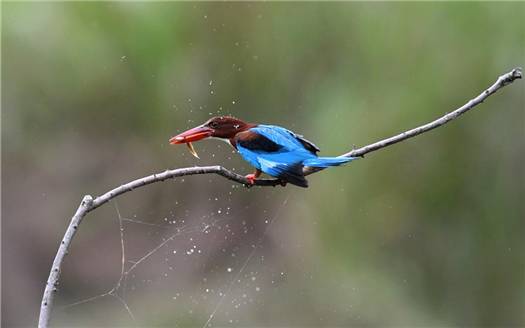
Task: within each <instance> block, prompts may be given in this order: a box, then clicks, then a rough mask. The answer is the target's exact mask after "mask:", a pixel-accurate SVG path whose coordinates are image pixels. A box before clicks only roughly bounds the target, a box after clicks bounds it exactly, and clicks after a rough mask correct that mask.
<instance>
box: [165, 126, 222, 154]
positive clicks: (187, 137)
mask: <svg viewBox="0 0 525 328" xmlns="http://www.w3.org/2000/svg"><path fill="white" fill-rule="evenodd" d="M212 132H213V129H210V128H209V127H207V126H205V125H200V126H198V127H196V128H193V129H190V130H188V131H186V132H183V133H181V134H179V135H177V136H175V137H173V138H171V139H170V144H171V145H177V144H180V143H185V144H186V145H187V146H188V149H189V150H190V153H191V154H192V155H193V156H195V157H197V158H199V155H197V152H196V151H195V148H193V144H192V142H193V141H198V140H201V139H204V138H208V137H209V136H210V134H211V133H212Z"/></svg>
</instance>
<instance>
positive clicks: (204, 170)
mask: <svg viewBox="0 0 525 328" xmlns="http://www.w3.org/2000/svg"><path fill="white" fill-rule="evenodd" d="M521 78H522V69H521V68H520V67H517V68H515V69H513V70H512V71H511V72H509V73H507V74H504V75H502V76H500V77H499V78H498V80H497V81H496V83H494V84H493V85H492V86H491V87H490V88H488V89H487V90H485V91H483V93H481V94H480V95H479V96H477V97H476V98H474V99H471V100H470V101H469V102H468V103H466V104H465V105H463V106H461V107H460V108H458V109H456V110H455V111H453V112H451V113H449V114H446V115H445V116H443V117H441V118H440V119H437V120H435V121H433V122H430V123H428V124H425V125H422V126H420V127H417V128H415V129H412V130H409V131H406V132H403V133H401V134H398V135H396V136H393V137H391V138H388V139H384V140H381V141H378V142H376V143H373V144H370V145H368V146H365V147H362V148H359V149H357V150H356V149H354V150H352V151H350V152H348V153H346V154H343V155H341V156H339V157H363V156H364V155H365V154H367V153H370V152H373V151H376V150H379V149H381V148H384V147H387V146H390V145H393V144H395V143H398V142H401V141H403V140H406V139H409V138H412V137H415V136H417V135H418V134H421V133H423V132H427V131H430V130H433V129H435V128H437V127H438V126H441V125H443V124H445V123H448V122H450V121H451V120H453V119H455V118H456V117H458V116H460V115H462V114H464V113H466V112H467V111H469V110H470V109H472V108H474V107H475V106H477V105H479V104H481V103H482V102H483V101H484V100H485V99H487V98H488V97H489V96H490V95H492V94H494V93H495V92H496V91H498V90H499V89H501V88H502V87H504V86H505V85H507V84H509V83H512V82H514V80H516V79H521ZM321 170H322V169H321V168H313V167H304V169H303V172H304V174H305V175H309V174H312V173H315V172H318V171H321ZM194 174H218V175H220V176H222V177H225V178H227V179H228V180H231V181H235V182H237V183H240V184H243V185H245V186H250V180H248V179H247V178H245V177H244V176H242V175H239V174H237V173H234V172H231V171H229V170H227V169H225V168H223V167H221V166H204V167H191V168H182V169H175V170H166V171H165V172H163V173H158V174H153V175H150V176H147V177H144V178H141V179H137V180H135V181H131V182H129V183H126V184H124V185H122V186H120V187H117V188H115V189H113V190H110V191H108V192H107V193H105V194H104V195H102V196H99V197H97V198H96V199H94V200H93V199H92V198H91V196H89V195H87V196H85V197H84V199H83V200H82V203H81V204H80V206H79V207H78V209H77V212H76V213H75V215H74V216H73V218H72V220H71V223H70V224H69V227H68V229H67V231H66V234H65V236H64V239H63V240H62V242H61V244H60V247H59V248H58V252H57V255H56V257H55V260H54V262H53V266H52V267H51V272H50V274H49V278H48V280H47V283H46V288H45V290H44V296H43V298H42V304H41V307H40V318H39V321H38V327H39V328H47V327H48V325H49V319H50V315H51V307H52V305H53V296H54V293H55V292H57V291H58V289H57V288H56V287H57V285H58V279H59V277H60V271H61V268H62V262H63V261H64V258H65V256H66V255H67V250H68V248H69V245H71V242H72V240H73V237H74V235H75V232H76V231H77V229H78V226H79V225H80V223H81V222H82V219H83V218H84V216H85V215H86V214H87V213H89V212H91V211H93V210H94V209H96V208H98V207H100V206H102V205H103V204H105V203H107V202H109V201H110V200H111V199H113V198H115V197H117V196H119V195H122V194H124V193H126V192H128V191H132V190H133V189H136V188H139V187H142V186H145V185H149V184H152V183H155V182H159V181H164V180H167V179H172V178H177V177H182V176H187V175H194ZM254 181H255V185H257V186H276V185H280V184H281V182H280V180H278V179H255V180H254Z"/></svg>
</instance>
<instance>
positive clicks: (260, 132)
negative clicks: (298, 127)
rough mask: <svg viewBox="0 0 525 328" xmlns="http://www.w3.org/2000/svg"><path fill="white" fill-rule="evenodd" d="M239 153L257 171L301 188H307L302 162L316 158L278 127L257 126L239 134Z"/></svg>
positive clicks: (290, 133) (237, 139) (290, 134)
mask: <svg viewBox="0 0 525 328" xmlns="http://www.w3.org/2000/svg"><path fill="white" fill-rule="evenodd" d="M236 141H237V150H238V151H239V153H240V154H241V155H242V157H244V159H246V160H247V161H248V162H249V163H250V164H252V165H253V166H255V167H256V168H257V169H259V170H261V171H263V172H265V173H267V174H269V175H271V176H274V177H277V178H281V179H284V180H286V181H288V182H290V183H293V184H295V185H299V186H303V187H305V186H307V181H306V179H305V178H304V176H303V173H302V162H303V161H304V160H305V159H308V158H312V157H316V156H315V155H313V154H312V153H311V152H310V151H308V150H306V149H305V148H304V146H303V145H302V143H301V142H300V141H298V140H297V139H296V138H295V137H294V135H293V133H292V132H290V131H288V130H286V129H284V128H281V127H275V126H260V125H259V126H258V127H256V128H252V129H250V130H249V131H247V132H243V133H239V136H238V138H236Z"/></svg>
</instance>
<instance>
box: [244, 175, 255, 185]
mask: <svg viewBox="0 0 525 328" xmlns="http://www.w3.org/2000/svg"><path fill="white" fill-rule="evenodd" d="M245 178H246V179H248V180H250V184H251V185H252V186H253V185H254V184H255V181H253V179H255V178H257V176H256V175H255V174H248V175H247V176H245Z"/></svg>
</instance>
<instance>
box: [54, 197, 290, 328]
mask: <svg viewBox="0 0 525 328" xmlns="http://www.w3.org/2000/svg"><path fill="white" fill-rule="evenodd" d="M291 194H292V192H290V193H289V194H288V196H287V197H286V199H285V200H284V201H283V203H282V204H281V205H280V206H279V207H278V208H277V209H276V210H275V214H274V215H273V217H272V218H271V219H270V220H266V221H265V223H266V224H267V226H266V228H265V229H263V232H262V233H261V234H259V235H258V236H255V238H256V240H255V241H253V240H252V242H253V243H252V244H251V252H249V254H248V256H247V257H246V258H245V259H244V260H242V261H240V262H238V263H242V265H241V266H240V269H239V270H238V271H237V273H236V275H235V277H234V278H233V279H231V280H230V281H229V282H227V284H226V285H227V288H226V290H225V291H224V292H221V291H219V293H218V296H219V299H218V301H217V302H216V305H214V306H212V308H213V311H212V312H211V313H209V315H208V316H207V318H204V319H205V320H206V323H205V324H204V325H203V328H205V327H211V326H212V321H213V319H214V317H215V316H216V314H217V311H218V310H219V309H220V308H221V305H223V303H224V301H225V300H226V299H227V298H228V296H229V294H230V291H231V290H232V288H233V287H234V285H235V284H236V283H238V282H240V279H239V278H240V276H241V274H242V273H243V272H244V271H245V268H246V266H247V265H248V263H249V262H250V260H251V259H252V258H253V256H254V254H255V253H256V251H257V250H258V249H259V248H260V246H261V243H262V242H263V240H264V238H265V237H266V235H267V233H268V231H269V230H270V228H271V227H272V225H273V224H274V222H275V220H276V219H277V218H278V217H279V215H280V214H281V212H282V211H283V210H284V208H285V205H286V203H287V202H288V199H289V198H290V196H291ZM215 200H217V199H215ZM113 202H114V204H115V210H116V214H117V217H118V222H119V238H120V248H121V251H120V252H121V260H120V276H119V277H118V279H117V281H116V283H115V284H114V285H113V287H112V288H110V290H109V291H107V292H105V293H102V294H99V295H96V296H94V297H89V298H86V299H83V300H80V301H77V302H74V303H70V304H67V305H65V306H63V307H62V310H67V309H68V308H71V307H78V306H81V305H83V304H86V303H90V302H95V301H97V300H100V299H103V298H109V297H112V298H114V299H116V300H118V301H119V303H120V304H121V305H122V307H123V308H124V309H125V310H126V312H127V314H128V316H129V318H130V319H131V320H132V321H133V323H134V325H135V326H136V327H140V326H141V325H140V322H139V321H140V320H139V319H138V318H137V316H136V315H135V314H134V311H133V310H132V309H131V306H130V304H129V302H128V297H129V296H128V295H127V290H128V282H129V279H130V277H133V273H134V272H135V271H136V269H137V268H139V267H141V266H144V265H143V264H144V262H145V261H146V260H148V259H149V258H150V257H152V255H154V254H155V253H157V252H158V251H159V250H161V249H163V248H165V246H167V245H168V243H170V242H171V241H174V240H176V239H177V238H179V237H181V236H184V235H189V234H202V233H204V234H213V233H214V232H216V231H217V230H220V229H228V228H229V222H231V221H232V220H236V219H238V218H240V217H242V214H244V213H246V212H247V211H248V210H250V209H251V208H252V207H254V206H256V205H257V204H258V203H259V201H258V200H256V201H254V202H252V203H251V204H249V205H247V206H245V207H244V208H243V209H241V210H240V211H238V212H236V213H235V214H234V215H228V216H225V217H224V218H221V219H218V218H216V217H215V216H214V215H213V213H212V214H209V215H205V216H203V217H201V218H200V220H198V218H197V220H194V219H195V218H192V219H191V220H190V221H196V222H191V223H185V224H183V225H181V226H173V225H171V224H169V225H165V224H157V223H151V222H147V221H142V220H138V219H129V218H127V217H124V216H123V215H122V214H121V211H120V209H119V206H118V203H117V201H116V200H114V201H113ZM184 210H185V211H186V212H189V211H188V210H187V209H185V208H184ZM219 213H220V211H219ZM183 222H185V221H183ZM168 223H171V222H168ZM127 225H136V226H145V227H150V228H154V229H160V230H167V231H169V233H168V234H167V235H166V237H163V238H162V241H160V242H157V244H156V245H155V247H153V248H151V249H150V250H149V251H148V252H147V253H145V254H143V255H141V256H140V257H139V258H138V259H137V260H130V259H129V257H131V256H128V254H127V250H126V235H125V229H124V228H125V226H127ZM242 225H245V221H243V222H242ZM244 229H245V231H244V232H245V233H246V232H247V231H246V229H247V228H246V227H245V228H244ZM253 237H254V236H252V237H251V238H253ZM190 240H193V238H190ZM241 246H242V245H241ZM241 246H239V247H241ZM239 247H236V248H237V249H238V248H239ZM196 248H197V247H196V246H193V248H190V249H189V250H188V251H186V255H191V254H193V253H194V252H195V250H196ZM224 250H225V249H223V251H224ZM245 251H246V250H245ZM176 252H177V251H176V250H174V251H173V253H176ZM198 252H199V253H200V252H201V250H198ZM233 255H234V254H232V256H233ZM211 256H212V251H211V250H209V251H208V255H207V257H206V260H205V261H204V263H203V264H202V268H201V269H200V279H199V280H198V281H199V283H198V286H197V288H196V290H195V292H194V293H193V294H194V295H192V296H190V298H191V299H192V301H191V303H192V305H191V308H190V310H189V311H188V313H189V314H190V315H192V314H193V312H194V309H195V307H197V306H198V305H199V302H198V301H197V294H198V293H200V292H201V291H202V285H203V282H206V281H207V279H206V278H204V276H205V273H206V268H207V266H208V263H209V261H210V258H211ZM263 258H264V257H263ZM170 269H172V268H171V267H170ZM233 270H234V269H233V268H231V267H228V269H227V271H228V273H231V272H232V271H233ZM252 274H253V272H252ZM251 279H252V280H255V278H254V277H252V278H251ZM208 291H209V290H208V289H206V292H208ZM176 295H177V296H175V297H173V298H174V299H176V298H177V297H179V296H180V294H179V293H177V294H176ZM243 297H245V295H243ZM204 299H206V297H204ZM250 301H251V300H250ZM232 303H233V302H232ZM236 307H237V306H236ZM194 319H195V318H193V317H191V318H190V324H191V325H192V326H194V325H195V324H194ZM231 322H232V320H230V323H231ZM146 325H147V323H146ZM173 325H174V326H177V323H176V322H174V323H173Z"/></svg>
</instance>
